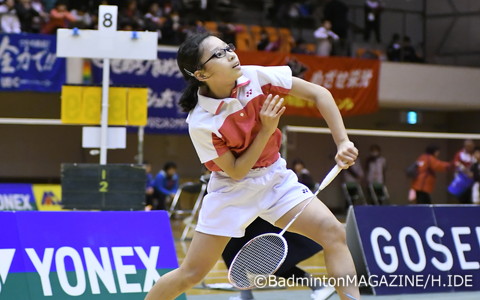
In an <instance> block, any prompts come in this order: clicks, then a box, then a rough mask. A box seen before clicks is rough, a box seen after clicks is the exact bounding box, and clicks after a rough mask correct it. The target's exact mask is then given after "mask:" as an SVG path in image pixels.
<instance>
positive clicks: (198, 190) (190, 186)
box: [168, 182, 207, 217]
mask: <svg viewBox="0 0 480 300" xmlns="http://www.w3.org/2000/svg"><path fill="white" fill-rule="evenodd" d="M206 189H207V187H206V184H205V183H202V182H198V183H197V182H186V183H184V184H182V185H180V187H179V188H178V190H177V192H176V193H175V196H174V197H173V200H172V204H171V205H170V209H169V210H168V215H169V216H170V217H172V216H173V215H191V214H192V212H193V209H180V208H179V207H178V206H179V200H180V196H181V194H182V193H184V192H185V193H188V194H198V196H197V199H196V200H195V205H196V204H197V202H199V201H201V200H202V198H203V196H204V195H205V191H206ZM195 205H194V206H195Z"/></svg>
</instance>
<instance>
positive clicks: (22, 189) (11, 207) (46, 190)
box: [0, 183, 63, 211]
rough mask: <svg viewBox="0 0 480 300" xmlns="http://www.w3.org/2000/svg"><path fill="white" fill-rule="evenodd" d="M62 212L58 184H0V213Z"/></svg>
mask: <svg viewBox="0 0 480 300" xmlns="http://www.w3.org/2000/svg"><path fill="white" fill-rule="evenodd" d="M22 210H47V211H54V210H63V208H62V187H61V185H59V184H29V183H0V211H22Z"/></svg>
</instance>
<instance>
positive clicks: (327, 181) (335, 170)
mask: <svg viewBox="0 0 480 300" xmlns="http://www.w3.org/2000/svg"><path fill="white" fill-rule="evenodd" d="M341 170H342V168H340V167H339V166H338V165H335V166H334V167H333V168H332V169H331V170H330V172H328V174H327V176H326V177H325V179H323V181H322V183H320V187H319V188H318V190H317V192H316V193H315V195H317V194H318V193H319V192H320V191H321V190H323V189H324V188H326V187H327V185H329V184H330V182H332V180H333V179H335V177H337V175H338V173H340V171H341Z"/></svg>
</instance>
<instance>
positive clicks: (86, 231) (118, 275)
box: [0, 211, 185, 300]
mask: <svg viewBox="0 0 480 300" xmlns="http://www.w3.org/2000/svg"><path fill="white" fill-rule="evenodd" d="M0 228H3V229H4V230H3V232H4V233H3V234H2V238H1V239H0V298H1V299H6V300H9V299H11V300H14V299H25V300H37V299H38V300H40V299H45V297H48V298H49V299H54V300H57V299H58V300H61V299H67V298H68V299H70V297H75V299H138V300H140V299H144V297H145V295H146V293H147V292H148V291H149V290H150V288H151V287H152V286H153V284H154V283H155V281H156V280H158V278H160V276H162V275H163V274H165V273H166V272H168V271H170V270H172V269H174V268H177V267H178V263H177V257H176V253H175V248H174V244H173V236H172V231H171V229H170V223H169V217H168V214H167V212H165V211H156V212H15V213H13V212H0ZM178 299H185V296H184V295H182V296H181V297H179V298H178Z"/></svg>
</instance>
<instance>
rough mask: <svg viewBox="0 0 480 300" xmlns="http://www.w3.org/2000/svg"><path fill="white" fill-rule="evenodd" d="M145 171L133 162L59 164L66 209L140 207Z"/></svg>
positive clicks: (137, 208)
mask: <svg viewBox="0 0 480 300" xmlns="http://www.w3.org/2000/svg"><path fill="white" fill-rule="evenodd" d="M145 184H146V172H145V169H144V168H143V166H141V165H133V164H107V165H99V164H62V203H63V207H64V208H66V209H78V210H143V208H144V205H145V203H144V202H145Z"/></svg>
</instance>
